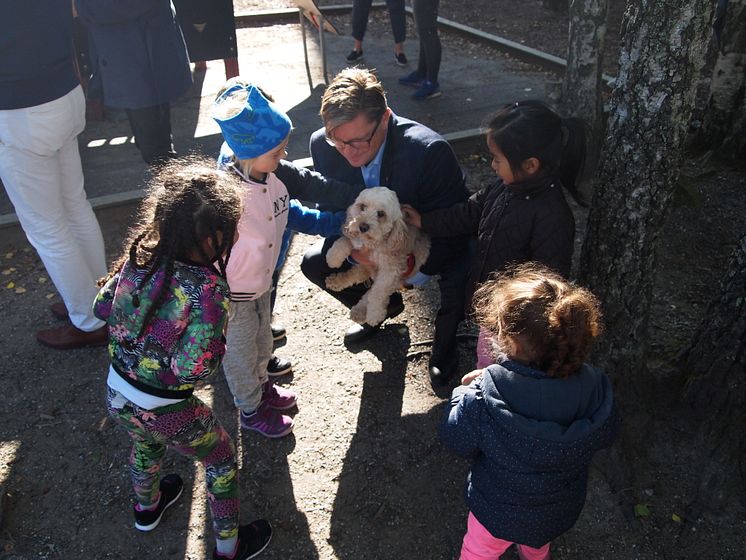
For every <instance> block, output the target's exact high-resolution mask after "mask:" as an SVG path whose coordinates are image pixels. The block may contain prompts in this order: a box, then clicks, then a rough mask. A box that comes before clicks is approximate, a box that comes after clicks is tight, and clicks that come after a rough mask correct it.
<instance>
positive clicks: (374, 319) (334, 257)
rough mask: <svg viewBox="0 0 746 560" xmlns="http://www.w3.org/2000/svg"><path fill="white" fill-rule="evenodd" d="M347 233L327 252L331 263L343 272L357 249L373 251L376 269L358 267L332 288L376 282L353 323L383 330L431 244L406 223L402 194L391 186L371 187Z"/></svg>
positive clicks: (353, 209)
mask: <svg viewBox="0 0 746 560" xmlns="http://www.w3.org/2000/svg"><path fill="white" fill-rule="evenodd" d="M342 234H343V235H342V237H340V238H339V239H337V241H335V242H334V244H333V245H332V246H331V248H330V249H329V251H328V252H327V254H326V263H327V264H328V265H329V266H330V267H331V268H339V267H340V266H342V263H343V262H344V261H345V259H346V258H347V257H348V256H349V255H350V252H351V251H352V250H353V249H367V250H368V259H369V260H370V261H371V262H372V263H373V266H372V267H371V266H367V265H363V264H356V265H353V267H352V268H351V269H349V270H347V271H345V272H338V273H336V274H332V275H330V276H328V277H327V279H326V287H327V288H329V289H330V290H332V291H335V292H339V291H341V290H344V289H345V288H347V287H349V286H352V285H354V284H359V283H362V282H365V281H367V280H368V279H369V278H372V279H373V284H372V285H371V287H370V288H369V289H368V291H367V292H365V295H364V296H363V297H362V298H361V299H360V301H359V302H358V303H357V304H356V305H355V306H354V307H353V308H352V309H350V319H352V320H353V321H355V322H356V323H360V324H363V323H368V324H369V325H371V326H375V325H378V324H380V323H382V322H383V321H384V319H386V306H387V304H388V301H389V297H390V296H391V294H393V293H394V292H396V291H397V290H398V289H399V288H401V287H402V284H403V280H404V277H410V276H412V275H413V274H415V273H416V272H417V271H418V270H419V269H420V267H421V266H422V265H423V263H424V262H425V261H426V260H427V256H428V254H429V252H430V239H429V238H428V237H427V236H426V235H425V234H424V233H422V232H421V231H420V230H419V229H417V228H416V227H414V226H411V225H409V224H407V223H406V222H405V221H404V216H403V214H402V211H401V207H400V206H399V199H398V197H397V196H396V193H395V192H394V191H392V190H390V189H388V188H386V187H371V188H368V189H365V190H364V191H363V192H361V193H360V194H359V195H358V197H357V198H356V199H355V202H354V203H353V204H352V206H350V207H349V208H348V209H347V218H346V220H345V223H344V225H343V226H342Z"/></svg>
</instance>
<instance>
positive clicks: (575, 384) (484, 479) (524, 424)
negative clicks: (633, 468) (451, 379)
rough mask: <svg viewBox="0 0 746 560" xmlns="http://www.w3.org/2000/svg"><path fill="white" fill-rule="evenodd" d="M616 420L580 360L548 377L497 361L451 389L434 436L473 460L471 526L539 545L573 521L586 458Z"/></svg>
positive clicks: (603, 389) (594, 375)
mask: <svg viewBox="0 0 746 560" xmlns="http://www.w3.org/2000/svg"><path fill="white" fill-rule="evenodd" d="M618 426H619V418H618V415H617V413H616V409H615V406H614V396H613V392H612V387H611V383H610V381H609V379H608V377H606V375H604V374H603V373H601V372H600V371H598V370H596V369H594V368H592V367H590V366H588V365H583V366H582V367H581V368H580V370H579V371H578V372H577V373H575V374H574V375H572V376H570V377H569V378H566V379H555V378H551V377H548V376H546V375H545V374H544V373H543V372H541V371H538V370H535V369H532V368H530V367H527V366H524V365H522V364H519V363H517V362H513V361H510V360H504V361H502V362H501V363H499V364H496V365H492V366H490V367H489V368H487V369H486V370H485V372H484V373H483V374H482V375H481V376H480V377H479V378H478V379H477V380H475V381H474V382H473V383H472V384H471V385H470V386H468V387H457V388H456V389H454V390H453V395H452V397H451V402H450V406H449V407H448V410H447V414H446V417H445V418H444V421H443V423H442V424H441V427H440V435H441V439H442V440H443V442H444V444H445V445H446V447H448V449H449V450H450V451H452V452H453V453H456V454H458V455H462V456H465V457H472V458H473V462H472V465H471V469H470V472H469V476H468V478H467V484H466V502H467V505H468V506H469V509H470V510H471V512H472V513H473V514H474V516H475V517H476V518H477V519H478V520H479V522H480V523H482V525H484V526H485V527H486V528H487V529H488V530H489V531H490V533H492V535H493V536H495V537H497V538H500V539H505V540H508V541H511V542H516V543H519V544H525V545H528V546H532V547H540V546H542V545H544V544H545V543H547V542H549V541H551V540H553V539H555V538H557V537H558V536H559V535H561V534H562V533H564V532H565V531H567V530H568V529H570V528H571V527H572V526H573V525H574V524H575V522H576V521H577V519H578V516H579V515H580V512H581V510H582V509H583V504H584V502H585V495H586V485H587V481H588V466H589V464H590V462H591V458H592V457H593V454H594V453H595V452H596V451H598V450H599V449H602V448H604V447H608V446H609V445H611V443H612V441H613V439H614V436H615V435H616V432H617V430H618Z"/></svg>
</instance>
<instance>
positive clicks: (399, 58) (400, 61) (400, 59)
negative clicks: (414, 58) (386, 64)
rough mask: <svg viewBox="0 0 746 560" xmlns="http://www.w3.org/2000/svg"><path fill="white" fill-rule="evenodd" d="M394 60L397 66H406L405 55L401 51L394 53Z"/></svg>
mask: <svg viewBox="0 0 746 560" xmlns="http://www.w3.org/2000/svg"><path fill="white" fill-rule="evenodd" d="M394 62H396V65H397V66H406V65H407V64H408V63H409V61H408V60H407V56H406V55H405V54H404V53H403V52H400V53H394Z"/></svg>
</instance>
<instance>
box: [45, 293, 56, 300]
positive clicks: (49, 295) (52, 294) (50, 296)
mask: <svg viewBox="0 0 746 560" xmlns="http://www.w3.org/2000/svg"><path fill="white" fill-rule="evenodd" d="M44 297H45V298H47V299H52V298H53V297H54V293H53V292H50V293H48V294H47V295H45V296H44Z"/></svg>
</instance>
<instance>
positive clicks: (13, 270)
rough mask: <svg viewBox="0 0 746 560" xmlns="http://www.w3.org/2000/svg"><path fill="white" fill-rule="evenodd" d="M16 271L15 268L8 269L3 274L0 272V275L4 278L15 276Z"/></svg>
mask: <svg viewBox="0 0 746 560" xmlns="http://www.w3.org/2000/svg"><path fill="white" fill-rule="evenodd" d="M15 270H16V269H15V268H6V269H5V270H3V271H2V272H0V274H2V275H3V276H8V275H10V274H13V273H14V272H15Z"/></svg>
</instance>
